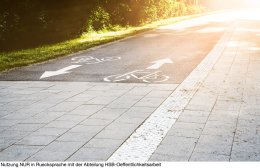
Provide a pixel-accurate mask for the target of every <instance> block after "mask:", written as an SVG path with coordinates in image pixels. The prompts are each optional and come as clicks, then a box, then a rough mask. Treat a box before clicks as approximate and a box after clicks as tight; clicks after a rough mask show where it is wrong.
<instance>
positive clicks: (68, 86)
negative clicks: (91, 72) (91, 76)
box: [48, 82, 93, 91]
mask: <svg viewBox="0 0 260 168" xmlns="http://www.w3.org/2000/svg"><path fill="white" fill-rule="evenodd" d="M91 87H93V86H92V85H88V84H86V83H74V82H69V83H64V82H62V83H59V84H55V85H54V86H52V87H49V88H48V89H50V90H62V91H75V90H77V91H85V90H87V89H89V88H91Z"/></svg>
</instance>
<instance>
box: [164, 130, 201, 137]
mask: <svg viewBox="0 0 260 168" xmlns="http://www.w3.org/2000/svg"><path fill="white" fill-rule="evenodd" d="M201 133H202V129H192V128H190V129H182V128H173V129H171V130H170V131H169V132H168V134H167V135H168V136H177V137H187V138H199V137H200V135H201Z"/></svg>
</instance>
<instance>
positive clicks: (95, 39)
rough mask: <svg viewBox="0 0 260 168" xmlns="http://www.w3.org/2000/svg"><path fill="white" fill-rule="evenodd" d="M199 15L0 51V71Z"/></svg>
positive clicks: (53, 57) (45, 59)
mask: <svg viewBox="0 0 260 168" xmlns="http://www.w3.org/2000/svg"><path fill="white" fill-rule="evenodd" d="M200 15H201V14H199V15H190V16H183V17H176V18H170V19H165V20H161V21H157V22H153V23H150V24H146V25H143V26H138V27H127V28H117V30H115V31H106V32H104V31H103V32H92V33H87V34H83V35H82V36H81V37H79V38H76V39H72V40H68V41H65V42H61V43H57V44H51V45H45V46H41V47H37V48H32V49H26V50H20V51H12V52H1V53H0V72H1V71H6V70H9V69H12V68H15V67H21V66H26V65H30V64H34V63H40V62H44V61H47V60H51V59H55V58H57V57H61V56H65V55H68V54H71V53H75V52H78V51H81V50H86V49H88V48H91V47H94V46H98V45H101V44H105V43H108V42H111V41H115V40H118V39H122V38H124V37H128V36H131V35H135V34H137V33H140V32H144V31H147V30H152V29H155V28H157V27H159V26H162V25H167V24H172V23H175V22H178V21H182V20H186V19H190V18H193V17H197V16H200Z"/></svg>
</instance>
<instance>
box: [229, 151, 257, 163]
mask: <svg viewBox="0 0 260 168" xmlns="http://www.w3.org/2000/svg"><path fill="white" fill-rule="evenodd" d="M230 161H231V162H258V161H260V153H259V152H244V151H243V152H238V153H234V154H233V153H232V155H231V158H230Z"/></svg>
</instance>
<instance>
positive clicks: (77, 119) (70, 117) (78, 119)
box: [56, 114, 87, 122]
mask: <svg viewBox="0 0 260 168" xmlns="http://www.w3.org/2000/svg"><path fill="white" fill-rule="evenodd" d="M86 118H87V116H78V115H69V114H65V115H63V116H61V117H59V118H57V119H56V120H57V121H74V122H81V121H83V120H85V119H86Z"/></svg>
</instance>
